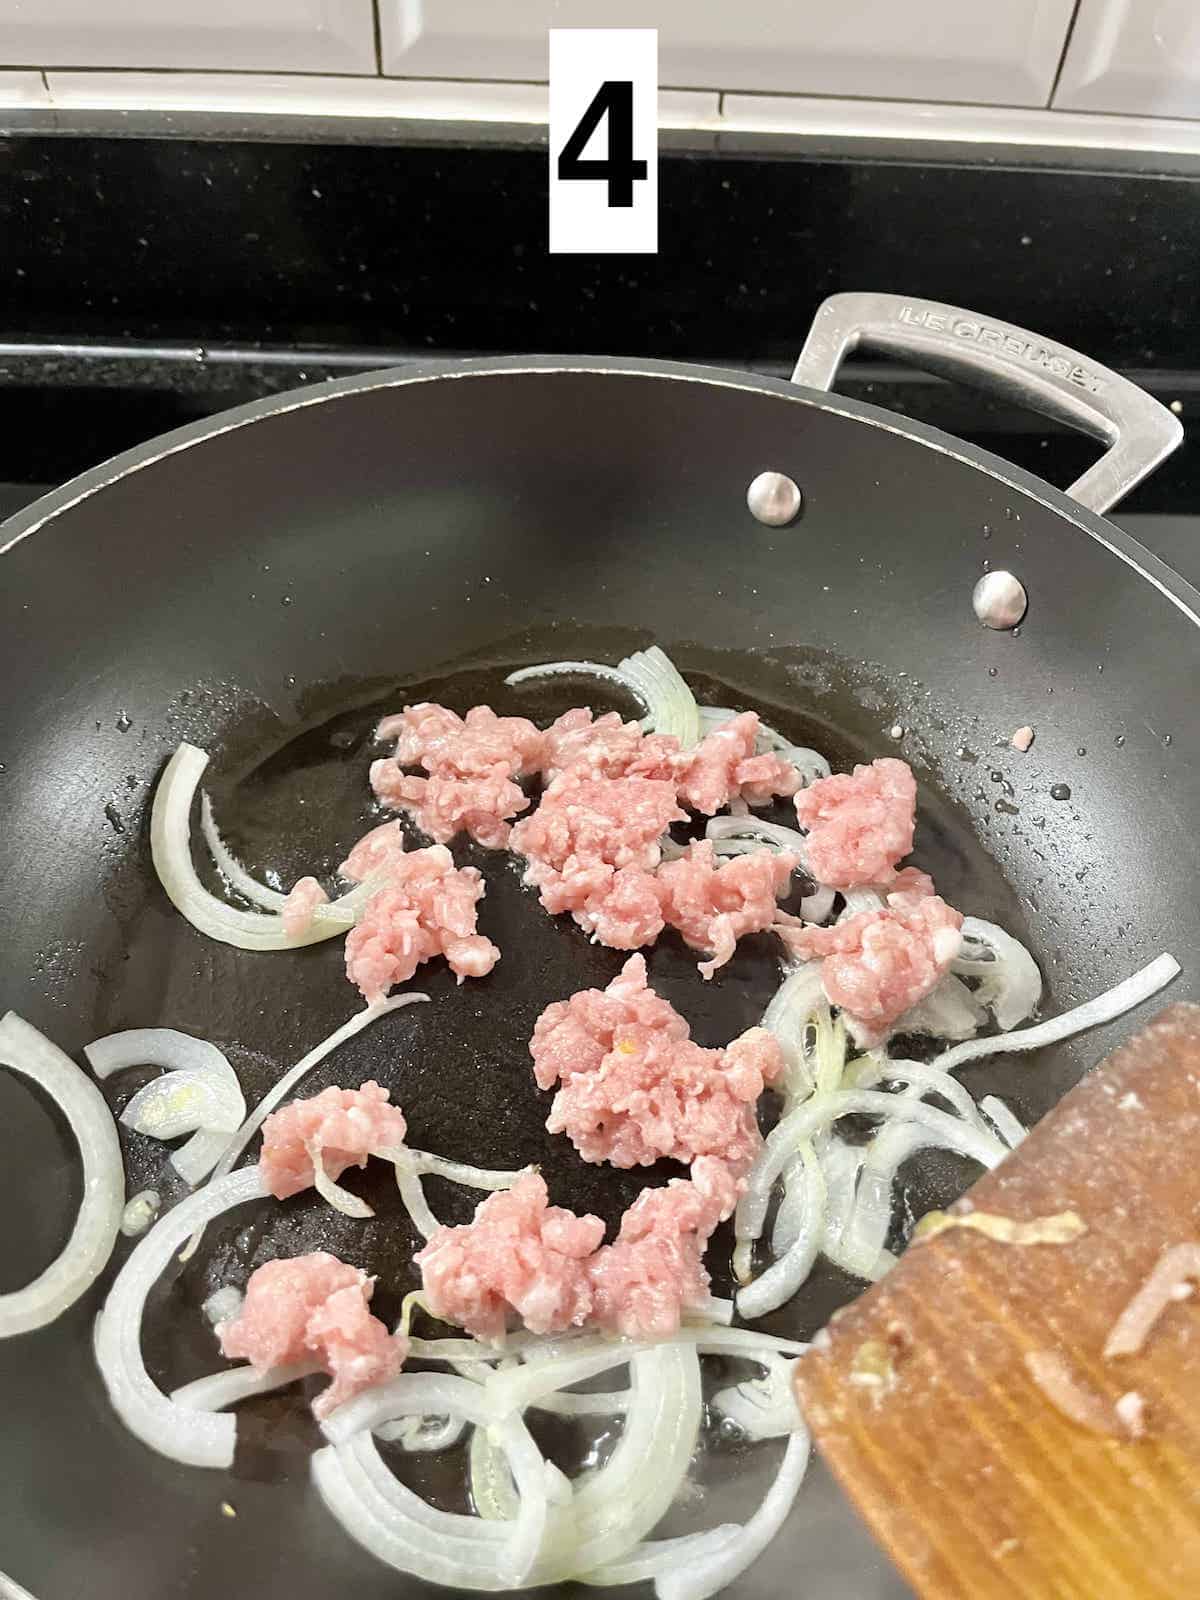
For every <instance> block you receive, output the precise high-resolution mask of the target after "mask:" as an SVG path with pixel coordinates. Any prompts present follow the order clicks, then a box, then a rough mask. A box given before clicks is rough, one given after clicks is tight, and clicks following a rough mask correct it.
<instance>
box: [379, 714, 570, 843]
mask: <svg viewBox="0 0 1200 1600" xmlns="http://www.w3.org/2000/svg"><path fill="white" fill-rule="evenodd" d="M376 737H377V738H378V739H392V738H394V739H395V740H396V748H395V750H394V752H393V753H392V755H391V756H389V757H385V758H383V759H382V760H379V761H376V762H374V763H372V766H371V787H372V789H373V790H374V791H375V795H376V798H377V799H379V800H381V801H382V802H383V804H384V805H388V806H393V807H395V808H397V809H400V810H405V811H407V812H408V813H409V814H410V815H411V816H412V819H413V821H414V822H415V823H416V825H417V827H418V828H420V829H421V830H422V832H424V833H427V834H428V835H429V837H430V838H431V839H433V840H434V841H435V842H436V843H438V844H447V843H449V841H450V840H451V839H453V838H454V836H455V834H457V833H460V832H466V833H468V834H470V836H471V838H473V839H474V840H476V841H477V843H479V844H482V845H485V846H487V847H489V848H491V849H498V848H500V847H502V846H503V845H505V844H506V843H507V842H508V833H509V825H510V822H511V819H512V818H513V817H515V816H516V815H517V814H518V813H519V812H521V811H524V810H526V809H527V808H528V806H529V800H528V798H527V796H526V795H525V793H524V791H523V790H522V788H521V786H520V784H518V783H516V782H515V781H514V780H515V779H516V778H517V777H519V776H522V775H524V774H528V773H534V772H537V771H539V770H540V768H541V764H542V752H543V740H544V735H543V733H542V731H541V729H540V728H536V727H535V726H534V725H533V723H532V722H529V721H527V720H526V718H524V717H498V716H497V715H496V713H495V712H494V711H493V710H492V709H491V707H490V706H473V707H472V708H471V710H470V711H468V712H467V714H466V716H465V717H460V716H458V714H457V713H456V712H454V711H449V710H447V709H446V707H445V706H438V705H430V704H428V703H425V704H421V705H416V706H406V707H405V708H404V710H403V711H401V712H399V713H398V714H397V715H396V716H392V717H385V718H384V719H383V721H382V722H381V723H380V724H379V727H378V728H377V729H376ZM418 766H419V767H421V768H422V769H423V772H424V776H417V775H413V774H411V773H408V772H406V771H405V768H408V767H418Z"/></svg>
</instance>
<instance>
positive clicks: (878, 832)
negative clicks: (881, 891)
mask: <svg viewBox="0 0 1200 1600" xmlns="http://www.w3.org/2000/svg"><path fill="white" fill-rule="evenodd" d="M795 805H796V816H797V818H798V820H799V823H800V826H801V827H802V828H806V829H807V830H808V838H807V840H806V841H805V866H806V867H807V869H808V871H809V872H810V873H811V874H812V876H813V877H814V878H815V879H816V880H817V882H818V883H826V884H829V885H830V887H831V888H834V889H852V888H856V887H858V886H861V885H863V884H887V883H888V882H889V881H890V880H891V878H892V876H893V873H894V871H895V868H896V866H897V865H898V863H899V862H900V861H902V860H903V859H904V857H905V856H906V855H907V854H908V853H909V851H910V850H911V849H912V847H913V828H914V826H915V822H916V810H917V785H916V780H915V779H914V777H913V775H912V769H911V767H910V766H909V765H908V763H907V762H906V761H898V760H897V759H896V758H895V757H894V756H884V757H882V758H881V759H880V760H878V761H872V762H871V764H870V766H858V767H855V769H854V771H853V772H849V773H848V772H835V773H834V774H833V776H832V777H829V778H818V779H817V781H816V782H815V783H813V784H810V785H809V787H808V788H807V789H801V790H800V792H799V794H797V796H796V801H795Z"/></svg>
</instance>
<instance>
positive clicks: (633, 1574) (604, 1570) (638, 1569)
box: [578, 1522, 742, 1588]
mask: <svg viewBox="0 0 1200 1600" xmlns="http://www.w3.org/2000/svg"><path fill="white" fill-rule="evenodd" d="M741 1531H742V1530H741V1527H740V1526H739V1524H738V1523H736V1522H723V1523H721V1524H720V1526H719V1527H716V1528H709V1529H707V1530H706V1531H705V1532H703V1533H683V1534H680V1535H679V1537H678V1538H675V1539H645V1540H643V1542H642V1543H641V1544H636V1545H634V1547H633V1549H632V1550H631V1551H630V1552H629V1554H628V1555H626V1556H621V1557H619V1558H618V1559H617V1560H616V1561H610V1562H609V1563H608V1565H607V1566H603V1567H594V1568H593V1569H592V1571H591V1572H581V1573H579V1574H578V1581H579V1582H580V1583H588V1584H594V1585H596V1586H603V1587H605V1588H609V1587H613V1586H615V1585H616V1584H621V1583H653V1582H654V1581H655V1580H656V1579H657V1578H659V1577H660V1576H661V1575H662V1574H663V1573H664V1572H669V1571H671V1570H672V1569H673V1568H674V1567H677V1566H678V1565H679V1563H680V1562H681V1561H685V1560H687V1559H688V1558H690V1557H696V1558H701V1557H704V1558H707V1557H711V1556H715V1555H718V1554H719V1553H720V1552H721V1551H722V1550H724V1549H725V1547H726V1546H727V1545H728V1544H730V1543H731V1542H732V1541H733V1540H734V1539H736V1538H737V1536H738V1535H739V1534H740V1533H741Z"/></svg>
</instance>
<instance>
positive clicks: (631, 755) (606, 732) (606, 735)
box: [542, 707, 680, 783]
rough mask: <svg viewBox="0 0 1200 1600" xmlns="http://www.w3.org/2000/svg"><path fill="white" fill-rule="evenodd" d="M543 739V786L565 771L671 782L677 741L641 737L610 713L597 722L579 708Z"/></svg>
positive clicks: (653, 735)
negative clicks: (544, 782) (545, 782)
mask: <svg viewBox="0 0 1200 1600" xmlns="http://www.w3.org/2000/svg"><path fill="white" fill-rule="evenodd" d="M543 739H544V743H543V746H542V773H543V775H544V776H545V778H546V779H547V781H552V780H553V779H555V778H557V777H558V776H559V775H560V774H561V773H563V772H566V771H568V770H570V771H573V772H576V773H578V774H579V776H581V777H591V778H624V777H629V776H635V777H642V778H659V779H664V780H667V781H669V782H672V783H673V782H674V781H675V777H676V771H677V764H678V757H679V753H680V750H679V740H678V739H675V738H673V737H672V736H671V735H670V734H662V733H651V734H647V733H643V732H642V730H641V727H640V726H639V725H638V724H637V723H636V722H622V721H621V718H620V717H619V716H618V715H617V713H616V712H615V711H606V712H605V713H604V715H603V716H600V717H593V716H592V713H591V712H590V711H588V710H586V709H585V708H583V707H576V708H575V709H574V710H572V711H565V712H564V713H563V714H562V716H561V717H558V718H556V720H555V721H554V722H552V723H551V724H550V726H549V727H548V728H547V729H546V732H545V734H544V735H543Z"/></svg>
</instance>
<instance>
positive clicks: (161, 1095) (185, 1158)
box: [83, 1028, 246, 1184]
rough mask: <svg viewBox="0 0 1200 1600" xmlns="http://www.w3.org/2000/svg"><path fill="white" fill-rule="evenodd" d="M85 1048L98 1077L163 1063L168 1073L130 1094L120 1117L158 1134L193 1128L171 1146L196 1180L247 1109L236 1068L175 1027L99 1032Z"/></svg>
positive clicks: (177, 1162) (174, 1160) (183, 1170)
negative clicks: (175, 1146)
mask: <svg viewBox="0 0 1200 1600" xmlns="http://www.w3.org/2000/svg"><path fill="white" fill-rule="evenodd" d="M83 1053H84V1055H85V1056H86V1057H87V1058H88V1061H89V1062H90V1064H91V1067H92V1071H93V1072H94V1073H95V1074H96V1076H97V1077H98V1078H108V1077H110V1076H111V1075H112V1074H113V1073H114V1072H120V1071H122V1070H123V1069H125V1068H126V1067H161V1068H163V1071H164V1076H163V1077H161V1078H154V1079H152V1080H151V1082H149V1083H148V1084H146V1085H145V1087H144V1088H142V1089H139V1090H138V1092H137V1094H135V1095H134V1097H133V1099H132V1100H130V1102H129V1104H128V1105H127V1106H126V1107H125V1109H124V1111H123V1112H122V1113H121V1121H122V1122H123V1123H124V1124H125V1126H126V1127H129V1128H132V1129H133V1130H134V1131H135V1132H136V1133H144V1134H148V1135H149V1136H150V1137H151V1138H154V1139H175V1138H178V1137H179V1135H181V1134H184V1133H190V1134H193V1137H192V1138H191V1139H189V1140H188V1142H187V1144H185V1145H183V1146H182V1148H181V1149H179V1150H176V1151H173V1152H172V1155H171V1164H172V1166H174V1168H175V1169H176V1171H177V1172H178V1173H179V1175H180V1177H182V1178H183V1179H184V1180H185V1181H186V1182H188V1183H190V1184H196V1183H198V1182H199V1181H200V1179H201V1178H203V1177H205V1176H206V1175H207V1174H208V1173H209V1172H211V1171H212V1169H213V1167H214V1166H215V1165H216V1163H217V1161H218V1160H219V1159H220V1156H221V1153H222V1151H223V1150H224V1149H225V1146H226V1145H227V1144H228V1143H229V1137H230V1135H231V1134H232V1133H233V1132H234V1131H235V1130H236V1129H237V1127H238V1126H239V1124H240V1123H241V1121H242V1119H243V1118H244V1117H245V1115H246V1100H245V1096H244V1095H243V1094H242V1088H241V1084H240V1083H239V1082H238V1076H237V1073H236V1072H235V1071H234V1070H233V1068H232V1067H231V1066H230V1065H229V1062H228V1060H227V1059H226V1058H225V1056H224V1055H223V1054H222V1052H221V1051H220V1050H218V1049H217V1047H216V1045H215V1044H211V1043H210V1042H209V1041H208V1040H207V1039H194V1038H193V1037H192V1036H191V1035H190V1034H187V1033H180V1032H178V1031H177V1030H176V1029H174V1028H128V1029H126V1030H125V1031H124V1032H123V1033H110V1034H108V1035H107V1036H106V1037H105V1038H103V1039H95V1040H93V1042H92V1043H91V1044H89V1045H85V1046H84V1050H83ZM214 1135H216V1137H213V1136H214Z"/></svg>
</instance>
